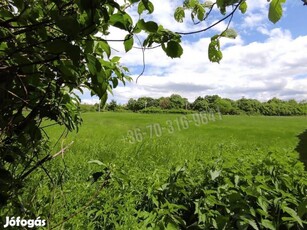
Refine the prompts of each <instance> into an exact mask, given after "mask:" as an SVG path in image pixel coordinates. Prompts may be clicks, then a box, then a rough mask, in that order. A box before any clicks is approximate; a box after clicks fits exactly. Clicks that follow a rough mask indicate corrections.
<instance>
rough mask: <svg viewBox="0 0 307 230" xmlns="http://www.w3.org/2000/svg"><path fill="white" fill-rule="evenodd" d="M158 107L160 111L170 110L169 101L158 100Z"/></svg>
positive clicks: (167, 98)
mask: <svg viewBox="0 0 307 230" xmlns="http://www.w3.org/2000/svg"><path fill="white" fill-rule="evenodd" d="M159 105H160V108H161V109H170V108H171V101H170V99H169V97H161V98H160V99H159Z"/></svg>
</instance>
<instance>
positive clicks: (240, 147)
mask: <svg viewBox="0 0 307 230" xmlns="http://www.w3.org/2000/svg"><path fill="white" fill-rule="evenodd" d="M193 116H194V117H193ZM83 119H84V123H83V125H82V127H81V128H80V131H79V132H78V133H71V134H69V135H68V137H66V138H65V139H64V140H61V141H60V142H59V144H58V145H57V147H56V148H55V150H54V152H56V150H59V149H60V146H61V145H62V146H65V145H67V144H69V143H70V142H71V141H74V143H73V144H72V146H71V147H70V148H69V149H68V150H67V152H65V154H64V157H63V158H61V157H57V158H56V159H54V160H53V161H51V162H49V163H48V164H46V169H47V170H48V172H49V176H50V177H51V178H52V179H49V182H48V177H47V176H46V173H45V172H44V171H43V170H41V174H37V175H35V176H33V178H32V179H33V183H34V182H35V181H36V182H37V181H38V179H39V181H41V182H40V183H39V184H38V186H37V188H36V190H35V191H28V192H27V194H28V196H29V197H28V199H29V200H36V201H37V202H35V203H33V207H32V208H33V210H35V211H34V212H35V214H36V216H39V215H41V214H42V213H46V212H47V213H49V214H48V215H47V217H46V216H45V218H47V220H48V224H49V226H51V227H54V226H56V224H59V223H61V222H62V221H63V220H64V219H65V218H69V219H70V220H69V221H67V222H65V225H63V226H65V229H143V228H150V227H153V229H154V227H156V226H160V227H159V228H156V229H164V227H165V229H179V227H178V226H181V227H180V228H182V226H183V224H182V225H180V223H181V222H182V221H183V222H184V223H185V224H184V225H185V226H191V225H193V223H194V222H193V221H194V219H193V218H196V217H195V215H198V216H199V218H200V217H201V216H202V215H204V214H201V213H200V212H197V210H196V211H195V214H193V213H192V214H193V215H192V214H191V216H193V218H192V219H191V218H190V219H189V218H186V216H189V215H190V214H189V215H188V214H186V213H184V214H182V212H183V211H180V210H181V208H180V207H181V206H180V205H184V204H185V202H187V201H186V200H185V199H183V198H182V197H185V196H188V197H192V195H191V194H190V193H189V189H188V188H183V187H182V186H184V185H183V184H186V185H188V184H189V183H190V187H191V188H192V187H193V186H194V185H195V186H196V187H197V186H200V185H199V183H200V181H202V180H204V178H203V177H204V176H203V175H202V173H204V172H207V173H208V174H209V175H211V177H210V178H211V179H212V181H215V182H214V183H213V184H210V185H208V186H209V187H210V186H213V187H210V188H211V189H212V191H215V189H214V188H215V187H214V186H220V185H219V183H222V184H223V183H225V181H227V180H228V179H227V180H226V179H225V178H230V179H229V180H232V179H233V180H234V181H235V182H232V183H230V182H229V183H230V184H232V185H229V186H230V187H229V188H231V186H234V187H235V186H239V184H240V183H242V184H241V185H240V186H241V187H242V191H244V192H242V194H246V195H245V196H249V195H250V194H249V192H247V191H246V190H244V189H247V188H249V187H251V186H253V184H255V186H256V185H257V180H259V181H261V182H259V184H258V185H259V186H260V185H261V186H266V187H263V188H262V187H261V186H260V187H257V188H256V187H255V188H253V189H252V190H255V191H258V192H259V194H257V195H255V194H254V195H250V196H251V197H253V196H254V197H257V199H258V200H257V199H256V200H255V205H256V206H257V205H258V206H259V205H260V206H259V207H258V208H259V209H261V207H262V209H263V211H262V212H267V213H268V214H266V213H264V214H263V213H261V211H259V212H260V214H259V213H257V212H258V211H257V209H256V207H255V209H254V212H255V218H256V216H257V219H259V220H260V219H261V222H259V223H258V222H257V225H258V226H259V227H261V226H262V227H264V226H268V225H270V224H272V226H275V229H278V226H279V225H278V224H280V226H282V223H278V221H277V222H276V221H275V220H274V218H275V217H274V215H275V214H274V213H270V212H273V211H272V210H274V209H273V208H268V207H269V206H270V205H273V201H271V200H270V199H273V198H272V197H271V196H274V197H275V198H274V199H276V197H278V196H279V195H276V194H278V192H277V193H276V191H279V190H278V189H277V187H278V186H280V187H279V188H280V190H282V188H283V187H282V186H286V187H285V188H283V189H284V190H283V192H284V193H286V192H289V193H291V194H292V195H293V197H292V195H291V199H292V198H293V200H291V201H289V202H288V203H289V204H290V203H291V202H292V203H295V202H296V203H295V204H296V205H295V207H297V206H299V204H300V203H302V202H303V201H302V200H299V199H301V198H300V197H303V196H304V195H305V194H306V187H304V186H306V185H307V182H306V179H304V178H305V176H306V174H305V173H306V172H304V169H303V164H302V163H300V162H297V158H298V157H299V154H298V153H297V152H295V151H294V149H295V148H296V146H297V145H298V143H299V139H298V137H297V136H298V135H299V134H301V133H303V132H304V131H305V130H306V129H307V122H306V121H307V118H306V117H260V116H254V117H253V116H223V117H219V116H217V115H215V116H214V119H215V120H213V117H212V116H211V117H210V116H209V117H207V118H205V117H204V116H203V115H201V114H194V115H186V116H183V115H170V114H168V115H163V114H154V115H153V114H135V113H110V112H107V113H85V114H83ZM62 131H63V129H62V128H61V127H54V126H51V127H49V128H48V129H47V132H48V135H49V136H50V137H51V141H52V142H53V143H55V142H56V140H57V138H58V137H59V136H60V135H61V133H62ZM93 160H98V161H96V163H95V161H94V162H92V163H89V162H90V161H93ZM263 162H269V163H266V164H268V165H269V166H268V168H269V169H268V170H267V169H266V168H265V167H266V165H265V166H264V165H263V164H262V163H263ZM262 167H263V168H262ZM258 169H259V172H258ZM223 170H225V174H220V173H221V172H224V171H223ZM255 170H256V171H257V172H255ZM261 170H263V171H261ZM279 170H281V171H279ZM282 170H285V171H282ZM95 172H101V175H100V176H101V177H100V178H99V179H98V180H97V182H95V183H93V182H94V181H95V179H94V180H93V178H91V175H92V174H93V173H95ZM234 172H235V173H234ZM266 173H271V175H267V176H268V178H269V180H272V181H271V182H268V180H267V179H265V177H264V176H265V174H266ZM279 173H280V175H279ZM287 173H288V174H289V175H288V174H287ZM290 174H291V175H290ZM96 175H97V174H96ZM174 175H175V178H177V179H175V182H176V183H178V184H176V186H177V187H175V188H176V189H174V188H173V187H169V186H170V184H171V182H170V181H172V180H171V178H172V177H173V176H174ZM222 175H225V178H224V177H222ZM284 175H286V176H287V178H288V177H289V176H290V178H291V181H288V182H287V183H288V184H286V185H284V184H282V185H278V184H276V183H278V182H276V181H282V179H280V178H279V176H284ZM304 175H305V176H304ZM181 176H182V178H181ZM258 176H259V177H258ZM103 177H107V178H105V179H103ZM109 177H111V179H110V181H109V182H108V183H106V184H104V182H103V181H104V180H107V181H108V180H109ZM275 177H276V178H278V179H276V178H275ZM42 178H45V179H46V180H41V179H42ZM186 178H190V180H188V181H186ZM205 178H207V177H205ZM216 178H224V179H220V180H218V181H217V179H216ZM231 178H232V179H231ZM239 178H244V179H239ZM251 178H253V179H251ZM255 178H256V179H255ZM274 178H275V179H276V181H275V179H274ZM207 179H208V178H207ZM207 179H206V180H207ZM181 180H182V181H181ZM249 180H250V181H249ZM273 180H274V181H273ZM287 180H288V179H287ZM301 180H302V181H301ZM46 181H47V182H46ZM180 181H181V182H182V183H183V182H184V183H183V184H180ZM175 182H174V183H175ZM243 182H244V183H243ZM262 183H264V184H265V185H264V184H262ZM234 184H235V185H234ZM258 185H257V186H258ZM163 186H164V187H163ZM180 186H181V187H180ZM202 186H204V185H202ZM206 186H207V185H206ZM244 186H246V187H244ZM271 186H272V187H271ZM276 186H277V187H276ZM287 186H288V187H287ZM300 186H301V187H300ZM196 187H195V188H196ZM209 187H208V190H209ZM47 188H51V190H52V192H51V194H49V193H48V189H47ZM171 188H172V189H173V190H172V189H171ZM198 188H199V187H198ZM167 189H170V190H167ZM219 189H220V187H216V191H219ZM240 189H241V188H240ZM262 189H263V191H262ZM266 189H267V190H266ZM276 189H277V190H276ZM164 190H165V191H168V192H169V194H168V193H167V194H168V195H166V193H163V194H164V195H165V196H164V195H163V198H161V194H160V195H157V193H158V191H164ZM177 190H178V191H182V194H185V192H186V193H187V194H189V195H186V194H185V195H182V194H181V193H179V192H178V193H176V192H175V191H177ZM196 190H197V189H195V191H196ZM271 190H272V191H273V190H274V193H272V194H271V192H270V191H271ZM275 190H276V191H275ZM301 190H302V191H301ZM97 191H98V192H97ZM193 191H194V190H193ZM225 191H226V189H225ZM227 191H228V190H227ZM229 191H230V190H229ZM231 191H232V190H231ZM236 191H237V189H236ZM240 191H241V190H240ZM264 191H265V192H264ZM192 193H193V192H192ZM34 194H35V195H34ZM178 194H181V195H178ZM193 194H194V193H193ZM240 194H241V193H240ZM268 194H271V195H268ZM228 195H229V194H228ZM228 195H227V196H228ZM168 196H169V198H167V197H168ZM227 196H226V195H225V197H227ZM262 196H263V198H262V199H263V201H259V197H262ZM34 197H35V199H34ZM221 197H223V196H221ZM289 197H290V195H289ZM46 199H51V200H52V202H51V204H50V206H48V207H44V206H43V204H44V203H46V202H44V201H45V200H46ZM172 199H174V200H172ZM182 199H183V200H184V201H183V200H182ZM191 199H192V198H191ZM199 199H200V198H199V197H198V198H197V199H196V198H195V199H194V200H192V201H191V202H190V203H192V204H195V202H198V201H199ZM221 199H222V198H221ZM237 199H238V200H240V199H241V198H237ZM242 199H246V200H248V198H246V197H244V198H242ZM289 199H290V198H289ZM166 201H167V202H166ZM171 201H172V202H173V203H175V204H177V205H179V204H180V205H179V206H175V205H174V206H170V205H169V203H172V202H171ZM144 202H145V203H144ZM223 202H224V201H223ZM225 202H226V201H225ZM227 202H230V201H227ZM242 202H243V201H242ZM259 202H260V203H259ZM261 202H263V204H262V203H261ZM274 202H275V201H274ZM49 203H50V202H49ZM183 203H184V204H183ZM187 203H189V202H187ZM292 203H291V204H292ZM163 204H164V206H163ZM165 205H166V206H165ZM167 205H169V206H167ZM186 205H187V204H186ZM199 205H200V204H199ZM292 205H293V204H292ZM230 206H233V204H231V202H230ZM266 206H267V207H266ZM273 206H274V205H273ZM210 207H211V206H210ZM280 207H282V206H280ZM287 207H288V206H287ZM289 207H290V206H289ZM295 207H292V208H293V209H291V210H294V209H295ZM194 208H195V207H194ZM305 208H306V207H305ZM211 209H212V210H213V209H214V210H215V208H213V206H212V207H211ZM211 209H210V210H211ZM216 209H217V208H216ZM243 209H244V208H243ZM243 209H242V210H243ZM280 209H282V208H280ZM46 210H47V211H46ZM157 210H160V211H157ZM161 210H162V211H161ZM163 210H164V211H163ZM204 210H205V209H204ZM217 210H218V209H217ZM240 210H241V209H240ZM282 210H283V211H281V214H280V215H283V213H284V215H285V216H286V217H287V218H290V220H288V222H290V223H292V222H293V226H292V227H295V228H296V227H297V226H298V227H302V226H303V223H302V222H301V221H302V220H301V219H300V220H299V221H298V222H296V221H297V220H295V217H294V216H292V215H291V213H290V211H289V210H288V209H282ZM287 210H288V212H287ZM295 211H296V210H295ZM168 212H169V213H168ZM236 212H237V211H236ZM76 213H78V214H76ZM179 213H181V214H180V215H181V216H184V217H182V219H183V220H182V219H180V218H177V217H178V216H180V215H179ZM221 213H222V211H221ZM252 213H253V212H252ZM289 213H290V214H289ZM74 214H76V215H75V216H74V217H71V216H70V215H74ZM230 214H231V213H230ZM292 214H293V213H292ZM210 215H211V214H210ZM210 215H209V216H207V217H204V216H202V217H201V218H205V219H206V218H207V219H206V221H207V222H205V220H203V221H199V219H198V223H199V226H198V227H200V226H201V224H202V223H203V224H204V223H206V224H205V225H204V226H209V224H210V223H211V222H212V218H213V217H212V215H213V214H212V215H211V216H210ZM214 215H215V214H214ZM223 215H225V214H223ZM244 215H245V214H244ZM266 215H267V217H266ZM304 215H305V214H304V213H303V214H301V216H300V217H298V218H302V219H304V218H305V217H306V216H304ZM165 216H166V217H165ZM271 216H272V217H271ZM70 217H71V218H70ZM249 217H250V216H249V215H246V218H247V220H246V219H242V218H241V219H240V221H241V222H242V225H244V224H245V225H244V226H245V227H246V226H247V227H248V226H253V224H254V222H253V221H252V220H250V219H249ZM176 218H177V219H176ZM210 218H211V219H210ZM225 218H226V217H225ZM291 218H292V219H291ZM189 221H190V223H189ZM195 221H196V220H195ZM208 221H209V222H210V221H211V222H210V223H209V222H208ZM214 221H215V220H214ZM214 221H213V222H212V223H211V225H213V226H214ZM219 221H220V222H219ZM219 221H218V224H219V225H220V226H226V229H231V228H230V227H229V228H227V226H228V225H227V224H230V223H231V220H229V219H224V220H219ZM250 221H252V222H250ZM196 222H197V221H196ZM241 222H240V224H241ZM262 222H263V223H262ZM151 223H152V225H151ZM154 223H155V224H156V225H155V224H154ZM225 223H226V224H225ZM297 223H298V224H297ZM159 224H160V225H159ZM223 224H224V225H223ZM211 225H210V226H211ZM290 225H291V224H290ZM76 226H78V227H76ZM161 226H162V227H161ZM163 226H164V227H163ZM167 226H168V227H167ZM229 226H230V225H229ZM254 226H255V225H254ZM287 226H288V225H287ZM171 227H174V228H171ZM290 227H291V226H290ZM295 228H294V229H295ZM187 229H202V228H188V227H187ZM203 229H206V228H203ZM221 229H222V228H221ZM242 229H247V228H243V227H242ZM248 229H249V228H248ZM251 229H252V228H251Z"/></svg>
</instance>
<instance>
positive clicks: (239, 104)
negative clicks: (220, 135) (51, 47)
mask: <svg viewBox="0 0 307 230" xmlns="http://www.w3.org/2000/svg"><path fill="white" fill-rule="evenodd" d="M81 110H82V111H83V112H89V111H98V110H99V104H95V105H86V104H82V105H81ZM100 110H101V111H125V110H130V111H133V112H143V113H159V112H161V113H167V112H169V113H172V112H173V113H188V112H193V111H208V110H211V111H212V110H213V111H215V112H221V113H222V114H223V115H241V114H246V115H265V116H299V115H307V101H306V100H303V101H299V102H298V101H296V100H294V99H290V100H287V101H286V100H281V99H279V98H276V97H274V98H272V99H270V100H268V101H265V102H261V101H259V100H256V99H249V98H244V97H243V98H241V99H238V100H232V99H229V98H222V97H220V96H218V95H207V96H204V97H201V96H199V97H197V98H196V99H195V100H194V101H193V102H192V103H191V102H189V101H188V99H187V98H184V97H182V96H180V95H179V94H172V95H171V96H169V97H160V98H152V97H140V98H137V99H134V98H130V99H129V101H128V102H127V103H126V104H123V105H121V104H118V103H117V102H116V101H115V100H111V101H110V102H109V103H107V104H106V105H105V106H104V107H101V108H100Z"/></svg>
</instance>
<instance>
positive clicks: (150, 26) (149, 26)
mask: <svg viewBox="0 0 307 230" xmlns="http://www.w3.org/2000/svg"><path fill="white" fill-rule="evenodd" d="M137 28H138V29H141V30H145V31H147V32H151V33H155V32H157V30H158V28H159V27H158V24H157V23H155V22H153V21H148V22H145V21H144V19H141V20H139V21H138V22H137Z"/></svg>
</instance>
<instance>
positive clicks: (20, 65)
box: [0, 0, 182, 205]
mask: <svg viewBox="0 0 307 230" xmlns="http://www.w3.org/2000/svg"><path fill="white" fill-rule="evenodd" d="M126 3H127V4H129V5H130V4H131V5H137V6H138V13H139V14H140V18H139V20H138V21H137V22H136V23H134V22H133V20H132V18H131V17H130V15H129V14H128V13H127V12H126V9H127V5H123V6H121V5H119V4H118V3H117V1H114V0H108V1H96V0H91V1H90V0H77V1H70V0H63V1H55V0H29V1H26V2H25V1H20V0H12V1H8V0H4V1H1V3H0V8H1V10H0V66H1V68H0V171H1V174H0V188H1V189H0V203H1V205H3V204H5V203H6V202H7V201H8V199H13V198H14V199H15V200H16V201H18V200H17V194H18V192H19V191H21V188H22V185H23V183H24V181H25V179H26V178H27V176H28V175H30V174H31V172H33V171H34V170H35V169H36V168H38V167H39V166H40V165H42V164H43V163H44V162H46V161H48V160H50V159H52V155H51V150H49V149H48V143H47V142H46V141H45V139H46V137H45V136H44V131H43V129H42V127H41V123H42V120H43V119H49V120H52V121H54V122H56V123H58V124H61V125H64V126H65V127H66V128H67V129H68V130H69V131H71V130H74V129H77V128H78V126H79V125H80V123H81V121H82V120H81V117H80V114H79V111H80V108H79V103H80V100H79V98H78V97H77V96H76V94H75V93H74V92H75V91H73V90H79V91H81V92H82V89H83V88H88V89H89V90H90V91H91V92H92V94H93V95H97V96H98V97H99V98H100V99H101V101H102V102H103V103H104V102H105V101H106V100H107V91H112V89H113V88H115V87H116V86H117V85H118V83H119V82H123V83H124V84H125V82H126V81H129V80H130V79H131V78H130V77H128V76H127V75H126V72H127V68H126V67H123V66H122V65H121V64H120V57H117V56H113V55H112V54H111V48H110V45H109V42H113V40H111V41H108V40H106V39H103V38H102V36H101V35H108V34H109V29H110V28H111V27H116V28H119V29H121V30H123V31H126V34H127V36H126V37H125V38H123V39H122V40H117V41H119V42H122V43H123V45H124V47H125V49H126V51H129V50H130V49H131V48H132V46H133V43H134V38H133V36H134V34H137V33H140V32H142V31H143V32H145V33H147V35H148V36H147V39H146V40H145V41H144V44H143V46H144V47H148V46H151V45H152V44H153V43H154V42H155V43H156V44H161V45H162V48H163V50H164V51H165V52H166V54H167V55H168V56H171V57H179V56H180V55H181V53H182V52H178V50H180V49H181V46H180V44H179V42H180V36H179V35H178V34H175V33H173V32H171V31H168V30H166V29H164V28H163V26H159V25H158V24H157V23H155V22H153V21H145V20H144V19H142V14H143V13H152V12H153V10H154V8H153V5H152V4H151V3H150V2H149V1H140V0H130V1H126ZM98 34H100V35H98Z"/></svg>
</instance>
